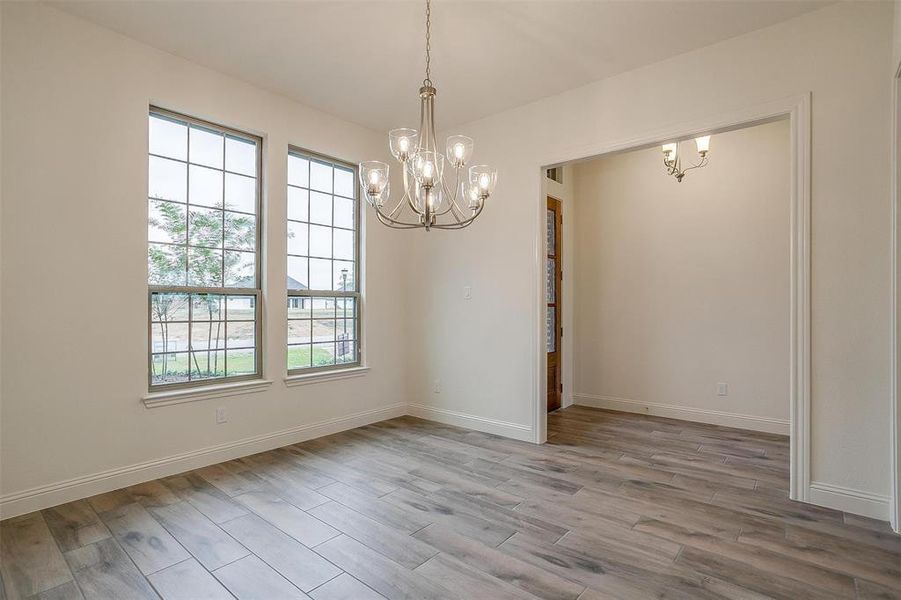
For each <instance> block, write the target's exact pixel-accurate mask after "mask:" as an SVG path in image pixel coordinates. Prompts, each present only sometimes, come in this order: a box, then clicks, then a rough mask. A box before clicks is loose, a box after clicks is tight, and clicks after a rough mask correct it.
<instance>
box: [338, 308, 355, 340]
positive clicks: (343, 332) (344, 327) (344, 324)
mask: <svg viewBox="0 0 901 600" xmlns="http://www.w3.org/2000/svg"><path fill="white" fill-rule="evenodd" d="M356 338H357V329H356V321H355V319H354V318H353V313H352V312H349V311H348V316H347V317H342V316H341V309H339V310H338V319H337V320H336V321H335V339H336V340H339V341H340V340H354V339H356Z"/></svg>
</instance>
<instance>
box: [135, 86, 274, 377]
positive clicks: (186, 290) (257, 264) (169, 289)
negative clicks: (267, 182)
mask: <svg viewBox="0 0 901 600" xmlns="http://www.w3.org/2000/svg"><path fill="white" fill-rule="evenodd" d="M154 115H157V116H159V117H162V118H164V119H168V120H171V121H176V122H180V123H185V124H187V125H188V127H189V132H188V141H187V156H186V158H185V160H180V159H175V158H172V157H169V156H161V155H157V154H153V153H151V152H150V141H149V138H148V143H147V155H146V156H147V161H148V162H147V164H149V161H150V158H152V157H159V158H164V159H166V160H173V161H176V162H181V163H183V164H184V165H185V168H186V169H187V170H188V171H190V165H191V164H194V163H191V162H190V158H191V155H190V148H191V141H190V126H191V125H196V126H198V127H200V128H203V129H207V130H211V131H216V132H219V133H221V134H222V135H223V136H224V137H225V138H226V139H227V138H228V137H233V138H238V139H240V140H243V141H246V142H251V143H253V144H254V146H255V147H256V177H255V180H256V186H255V196H256V198H255V202H256V203H255V208H256V212H255V216H256V229H255V233H254V236H255V248H254V285H255V286H256V287H254V288H236V287H225V286H223V287H205V286H195V285H158V284H151V283H149V281H148V284H147V389H148V392H149V393H151V394H154V393H160V392H170V391H177V390H185V389H196V388H203V387H211V386H221V385H223V384H229V383H238V382H244V381H253V380H262V379H263V348H264V343H263V285H262V284H263V274H262V271H261V269H262V265H263V138H262V137H260V136H258V135H254V134H251V133H247V132H245V131H240V130H238V129H232V128H231V127H227V126H224V125H219V124H217V123H211V122H210V121H206V120H204V119H198V118H196V117H192V116H190V115H186V114H183V113H178V112H175V111H171V110H167V109H165V108H160V107H158V106H156V105H153V104H151V105H150V106H149V110H148V112H147V119H148V126H149V119H151V118H153V116H154ZM222 160H223V164H222V172H223V174H225V173H232V171H228V170H227V169H226V168H225V155H224V153H223V157H222ZM199 166H203V165H199ZM235 174H237V175H243V174H242V173H235ZM245 176H246V175H245ZM186 186H187V189H190V173H188V175H187V179H186ZM145 190H146V194H145V196H146V198H145V202H146V210H147V213H146V216H147V220H148V225H149V219H150V200H151V198H150V175H149V167H148V178H147V185H146V186H145ZM224 193H225V191H224V187H223V194H224ZM190 206H191V202H190V195H187V196H186V197H185V211H186V218H190ZM222 210H223V211H225V210H226V209H225V204H224V201H223V207H222ZM145 241H146V243H145V247H146V248H149V247H150V244H151V243H152V242H150V240H149V238H148V239H146V240H145ZM170 245H175V246H181V244H170ZM184 246H185V248H186V250H187V249H190V247H191V245H190V236H189V235H188V234H187V233H186V235H185V244H184ZM222 250H223V264H224V256H225V250H226V249H225V247H223V249H222ZM188 264H189V263H188ZM223 269H224V266H223ZM222 275H223V283H225V272H224V270H223V274H222ZM147 279H148V280H149V272H148V277H147ZM185 283H186V284H187V280H186V282H185ZM155 293H181V294H187V295H188V308H187V310H188V317H187V321H186V323H187V324H188V331H189V334H188V335H189V338H188V339H189V340H190V335H191V334H190V331H191V330H192V329H193V324H194V321H193V320H192V318H191V317H192V313H193V310H194V307H193V304H194V303H193V301H192V295H193V294H215V295H221V296H222V302H223V307H224V311H225V316H224V317H223V318H222V319H221V320H222V322H223V323H226V324H227V323H228V309H227V302H228V297H229V296H253V297H254V372H253V373H247V374H244V375H234V376H231V377H229V376H222V377H209V378H206V379H198V380H194V381H191V380H189V381H177V382H171V383H156V384H155V383H154V382H153V355H154V352H153V324H154V321H153V295H154V294H155ZM180 322H181V321H180ZM226 339H227V338H226ZM226 344H227V341H224V342H223V347H222V349H221V350H222V352H223V353H224V354H225V356H227V351H228V348H227V347H226ZM217 350H218V349H217ZM192 352H193V350H191V348H190V343H189V347H188V350H187V353H188V360H189V361H190V356H191V353H192ZM157 354H159V353H157ZM226 360H227V358H226ZM188 368H189V370H190V362H189V367H188Z"/></svg>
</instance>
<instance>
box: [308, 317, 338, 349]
mask: <svg viewBox="0 0 901 600" xmlns="http://www.w3.org/2000/svg"><path fill="white" fill-rule="evenodd" d="M333 314H334V313H333ZM334 340H335V320H334V319H315V320H314V321H313V341H314V342H331V341H334Z"/></svg>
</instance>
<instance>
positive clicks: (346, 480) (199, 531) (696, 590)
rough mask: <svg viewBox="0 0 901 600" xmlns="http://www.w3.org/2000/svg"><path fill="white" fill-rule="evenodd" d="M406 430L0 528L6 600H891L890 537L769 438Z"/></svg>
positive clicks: (267, 459) (639, 430)
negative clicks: (801, 496) (823, 501)
mask: <svg viewBox="0 0 901 600" xmlns="http://www.w3.org/2000/svg"><path fill="white" fill-rule="evenodd" d="M548 428H549V438H550V439H549V441H548V444H546V445H544V446H534V445H531V444H526V443H522V442H516V441H511V440H507V439H504V438H499V437H495V436H491V435H487V434H483V433H478V432H473V431H468V430H464V429H458V428H454V427H449V426H444V425H439V424H435V423H430V422H427V421H422V420H418V419H413V418H409V417H405V418H400V419H394V420H391V421H385V422H382V423H378V424H375V425H370V426H367V427H362V428H360V429H355V430H352V431H347V432H344V433H340V434H337V435H333V436H329V437H326V438H321V439H318V440H312V441H309V442H305V443H302V444H297V445H295V446H289V447H286V448H281V449H278V450H273V451H271V452H266V453H262V454H257V455H254V456H249V457H247V458H244V459H241V460H235V461H231V462H227V463H223V464H220V465H215V466H211V467H207V468H203V469H198V470H197V471H192V472H189V473H183V474H181V475H177V476H174V477H168V478H165V479H162V480H158V481H151V482H148V483H144V484H141V485H136V486H133V487H130V488H127V489H123V490H117V491H115V492H110V493H108V494H102V495H100V496H95V497H93V498H88V499H86V500H81V501H78V502H72V503H70V504H65V505H62V506H57V507H55V508H51V509H47V510H44V511H41V512H39V513H32V514H28V515H23V516H21V517H16V518H13V519H9V520H7V521H4V522H3V523H2V524H0V547H2V556H0V561H2V562H0V573H2V582H3V590H0V597H4V596H5V597H6V598H41V599H50V598H54V599H64V598H82V597H84V598H115V599H125V598H155V597H157V596H158V595H159V596H162V597H164V598H189V599H192V600H193V599H199V598H231V597H232V596H234V597H236V598H239V599H245V598H259V599H264V600H279V599H282V598H286V599H287V598H314V599H315V600H335V599H339V598H350V599H354V600H366V599H379V598H390V599H395V598H403V599H420V598H429V599H431V598H466V599H492V600H494V599H506V598H510V599H525V598H536V597H538V598H552V599H559V600H575V599H577V598H578V599H580V600H597V599H601V598H618V599H628V598H679V599H685V600H694V599H704V598H736V599H759V598H785V599H791V600H801V599H807V598H810V599H813V598H816V599H830V598H859V599H861V600H872V599H876V598H901V536H896V535H894V534H893V533H891V530H890V529H889V528H888V525H887V524H886V523H882V522H877V521H873V520H869V519H864V518H860V517H855V516H852V515H847V514H842V513H841V512H837V511H834V510H827V509H824V508H818V507H815V506H811V505H804V504H799V503H795V502H791V501H789V500H788V499H787V487H788V477H787V471H788V467H787V464H788V440H787V439H786V438H784V437H781V436H775V435H768V434H759V433H750V432H746V431H739V430H734V429H727V428H723V427H715V426H710V425H700V424H694V423H687V422H683V421H674V420H668V419H660V418H654V417H646V416H639V415H629V414H624V413H615V412H607V411H600V410H594V409H588V408H581V407H572V408H569V409H566V410H563V411H559V412H558V413H555V414H553V415H551V416H549V418H548Z"/></svg>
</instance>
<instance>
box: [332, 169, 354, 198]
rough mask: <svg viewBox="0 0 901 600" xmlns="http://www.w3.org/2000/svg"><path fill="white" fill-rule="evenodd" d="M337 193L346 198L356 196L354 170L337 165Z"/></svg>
mask: <svg viewBox="0 0 901 600" xmlns="http://www.w3.org/2000/svg"><path fill="white" fill-rule="evenodd" d="M335 194H336V195H338V196H344V197H346V198H353V197H354V172H353V171H351V170H350V169H342V168H341V167H335Z"/></svg>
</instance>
